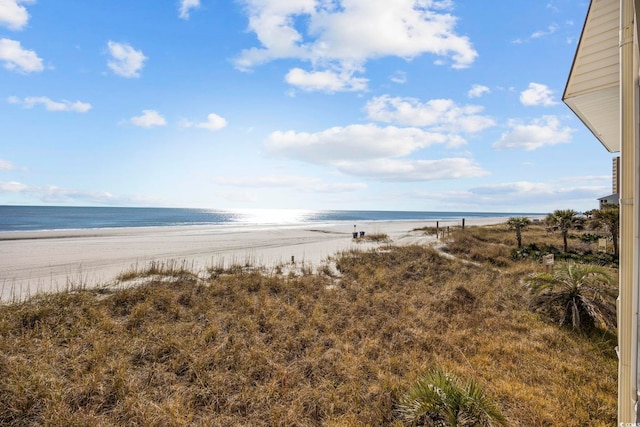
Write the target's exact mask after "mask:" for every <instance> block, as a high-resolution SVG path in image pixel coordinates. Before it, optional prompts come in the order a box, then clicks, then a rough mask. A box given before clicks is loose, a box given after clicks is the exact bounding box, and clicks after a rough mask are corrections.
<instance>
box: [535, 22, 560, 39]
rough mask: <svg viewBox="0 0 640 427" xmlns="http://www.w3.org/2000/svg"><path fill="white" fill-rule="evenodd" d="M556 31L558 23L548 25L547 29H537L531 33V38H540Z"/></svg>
mask: <svg viewBox="0 0 640 427" xmlns="http://www.w3.org/2000/svg"><path fill="white" fill-rule="evenodd" d="M556 31H558V25H557V24H551V25H549V26H548V27H547V29H546V30H540V31H536V32H534V33H533V34H531V38H532V39H539V38H541V37H545V36H550V35H551V34H553V33H555V32H556Z"/></svg>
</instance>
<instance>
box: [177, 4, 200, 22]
mask: <svg viewBox="0 0 640 427" xmlns="http://www.w3.org/2000/svg"><path fill="white" fill-rule="evenodd" d="M199 7H200V0H180V9H179V15H178V16H180V18H181V19H189V14H190V13H191V9H197V8H199Z"/></svg>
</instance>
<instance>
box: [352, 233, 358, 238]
mask: <svg viewBox="0 0 640 427" xmlns="http://www.w3.org/2000/svg"><path fill="white" fill-rule="evenodd" d="M353 238H354V239H357V238H358V232H357V231H354V232H353Z"/></svg>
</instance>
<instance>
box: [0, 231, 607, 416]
mask: <svg viewBox="0 0 640 427" xmlns="http://www.w3.org/2000/svg"><path fill="white" fill-rule="evenodd" d="M521 238H522V240H523V243H524V245H527V244H533V243H535V244H536V245H537V247H539V248H546V247H558V246H559V247H562V245H563V240H562V236H561V235H559V234H555V233H548V232H546V231H545V229H544V227H540V226H536V225H531V226H528V227H527V228H526V229H524V230H522V235H521ZM459 242H465V244H460V243H459ZM572 243H573V242H572ZM515 247H516V241H515V236H514V232H513V230H509V229H508V228H507V226H506V225H503V226H499V227H498V226H497V227H486V228H485V227H481V228H476V227H467V228H465V230H464V231H462V230H456V231H455V232H454V233H452V236H451V240H450V242H449V244H448V247H447V248H446V250H447V251H448V252H449V253H450V254H451V257H445V256H443V255H442V254H441V253H440V252H439V251H438V250H436V249H435V248H430V247H425V246H406V247H396V246H386V247H385V248H384V250H380V249H377V250H370V251H355V250H352V251H347V252H344V253H340V254H337V255H336V256H335V258H333V259H332V265H335V270H336V273H331V274H327V272H326V269H319V270H318V272H317V273H312V272H311V270H307V271H306V272H305V273H304V274H302V275H278V274H267V273H265V272H264V271H262V270H261V269H259V268H254V269H248V268H246V266H244V265H242V266H241V267H242V268H240V267H238V268H231V267H228V268H226V269H225V268H222V267H220V269H218V270H215V269H214V270H213V271H211V272H210V274H209V275H208V276H207V277H206V278H204V279H200V280H193V279H192V278H191V277H193V275H194V273H191V276H190V275H186V274H185V275H179V276H175V275H172V274H171V275H165V276H164V277H170V280H160V277H155V276H154V277H152V278H151V280H149V281H146V282H145V283H144V284H143V285H140V286H137V287H130V288H124V289H119V290H114V291H112V292H111V293H105V291H104V290H102V291H100V292H101V293H99V292H98V291H91V290H84V291H79V292H63V293H58V294H53V295H43V296H40V297H36V298H32V299H30V300H28V301H25V302H20V303H15V304H9V305H5V306H1V307H0V371H1V372H2V375H0V425H7V426H32V425H92V426H93V425H95V426H113V425H123V426H124V425H167V426H174V425H189V426H236V425H237V426H239V425H251V426H273V425H287V426H288V425H291V426H294V425H301V426H302V425H304V426H321V425H323V426H374V425H389V426H402V425H429V424H428V422H430V421H428V419H430V420H439V421H442V420H443V418H442V416H444V415H437V413H436V412H434V410H432V409H428V410H426V412H424V411H423V412H415V417H414V418H412V419H410V418H409V410H408V409H407V407H408V406H407V405H409V404H411V402H412V401H414V400H417V399H419V394H418V395H416V390H417V389H416V387H423V389H424V387H425V385H426V384H429V381H431V380H433V378H431V380H430V379H429V375H430V373H432V372H443V373H446V378H456V380H452V382H451V384H452V387H453V386H456V387H457V388H458V389H461V390H462V391H464V392H465V393H467V394H471V395H472V397H473V396H476V398H477V399H476V400H478V402H484V403H486V404H487V406H486V408H491V411H492V412H491V413H493V411H494V410H495V413H496V414H498V415H497V418H493V421H494V424H498V425H499V424H502V423H503V422H502V421H500V420H501V419H502V418H499V417H503V418H504V419H505V420H506V421H505V423H506V425H510V426H553V425H558V426H584V425H589V426H600V425H602V426H604V425H613V424H615V422H616V393H617V381H616V375H617V358H616V354H615V351H614V347H615V337H614V336H613V335H612V334H611V332H609V331H606V330H604V329H602V328H599V327H598V324H597V323H595V324H594V325H593V328H591V329H589V330H588V331H585V332H580V331H578V330H574V329H573V328H571V327H559V326H558V325H557V323H553V322H550V321H549V319H548V317H547V316H546V315H545V313H541V312H535V311H532V310H531V309H530V303H531V298H532V295H531V294H530V292H529V288H528V287H527V285H526V284H525V282H524V279H525V278H526V277H530V275H531V274H532V273H540V272H542V271H543V270H542V268H543V266H542V265H541V264H540V263H539V262H538V260H536V259H532V258H533V257H526V258H522V259H513V258H512V257H511V256H510V255H511V251H512V249H513V248H515ZM494 258H495V259H497V260H499V261H498V262H496V261H495V260H494ZM469 260H474V261H475V262H474V263H470V262H468V261H469ZM160 270H161V271H160V272H155V273H159V275H160V276H161V275H162V274H163V271H164V273H166V274H168V271H167V270H168V269H166V268H165V269H160ZM332 270H333V269H332ZM155 273H154V274H155ZM145 274H147V273H146V272H145ZM614 276H615V275H614ZM425 381H426V382H425ZM471 382H473V384H475V385H474V386H473V387H470V386H469V385H468V384H469V383H471ZM416 384H422V386H416ZM426 387H427V388H429V386H426ZM447 387H449V386H448V385H447ZM424 390H425V391H426V389H424ZM451 390H454V388H452V389H451ZM465 390H466V391H465ZM418 391H419V390H418ZM451 393H452V394H451V395H450V397H451V398H449V397H447V398H446V399H444V400H445V402H446V403H447V404H451V405H454V407H457V408H459V409H458V410H457V411H458V412H457V413H460V414H469V413H475V412H474V411H475V409H473V408H475V407H476V406H473V407H471V406H464V405H462V404H463V403H464V404H466V403H468V402H469V399H468V396H467V397H465V396H466V395H465V394H464V393H462V394H456V393H457V392H455V391H452V392H451ZM423 394H424V393H423ZM447 396H449V394H447ZM427 397H428V396H427ZM456 402H457V403H456ZM465 402H466V403H465ZM458 403H460V404H461V405H458ZM484 403H483V404H484ZM455 405H458V406H455ZM470 408H471V409H470ZM465 411H466V412H465ZM485 413H487V414H488V413H489V412H487V411H485ZM472 425H482V424H480V423H476V424H473V423H472Z"/></svg>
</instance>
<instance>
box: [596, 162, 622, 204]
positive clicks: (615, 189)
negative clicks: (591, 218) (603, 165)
mask: <svg viewBox="0 0 640 427" xmlns="http://www.w3.org/2000/svg"><path fill="white" fill-rule="evenodd" d="M619 171H620V156H616V157H614V158H613V162H612V165H611V191H612V194H609V195H608V196H605V197H600V198H599V199H598V202H599V206H600V209H602V207H603V206H604V205H605V204H611V205H619V204H620V194H619V188H620V174H619Z"/></svg>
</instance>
